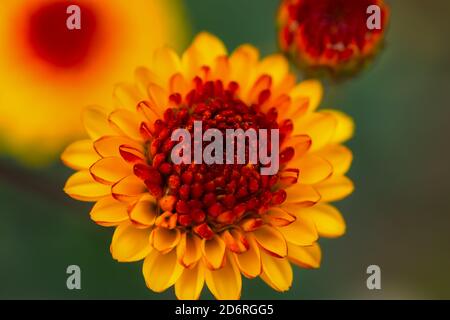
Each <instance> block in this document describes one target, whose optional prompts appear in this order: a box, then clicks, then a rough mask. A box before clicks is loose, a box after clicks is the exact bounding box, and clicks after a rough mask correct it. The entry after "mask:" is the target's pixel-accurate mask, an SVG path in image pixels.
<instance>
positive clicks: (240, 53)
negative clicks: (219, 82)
mask: <svg viewBox="0 0 450 320" xmlns="http://www.w3.org/2000/svg"><path fill="white" fill-rule="evenodd" d="M258 59H259V52H258V49H256V48H255V47H253V46H251V45H242V46H240V47H238V48H237V49H236V50H234V52H233V54H232V55H231V56H230V60H229V61H230V80H232V81H236V82H237V83H238V84H239V86H240V93H241V95H242V96H246V93H247V90H248V87H249V86H250V80H251V79H252V77H253V76H254V73H255V70H254V68H255V66H256V63H257V62H258Z"/></svg>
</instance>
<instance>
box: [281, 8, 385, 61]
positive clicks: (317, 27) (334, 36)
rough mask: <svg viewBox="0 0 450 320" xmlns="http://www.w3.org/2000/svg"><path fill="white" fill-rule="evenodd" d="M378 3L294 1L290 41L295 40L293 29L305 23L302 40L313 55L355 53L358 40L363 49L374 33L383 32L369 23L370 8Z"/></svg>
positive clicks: (289, 10) (288, 36)
mask: <svg viewBox="0 0 450 320" xmlns="http://www.w3.org/2000/svg"><path fill="white" fill-rule="evenodd" d="M377 4H379V1H378V0H298V1H294V2H292V3H291V4H290V5H289V8H288V12H289V19H290V24H289V25H288V27H287V28H288V29H287V30H286V36H287V42H288V44H289V43H290V42H292V41H293V40H294V39H293V37H294V35H293V33H292V32H295V30H296V29H297V27H301V33H302V41H303V42H304V46H305V48H306V50H307V52H308V53H309V54H310V55H312V56H314V57H319V56H321V55H323V54H325V55H326V57H327V58H331V57H332V56H334V55H337V56H338V58H339V60H345V59H347V58H348V57H349V56H350V55H351V54H352V53H353V50H352V48H351V47H349V46H350V45H353V44H354V45H356V46H357V47H358V49H359V50H361V51H362V50H364V47H365V45H367V44H368V42H370V40H371V35H372V34H375V33H381V32H382V30H369V29H368V28H367V26H366V22H367V19H368V15H367V8H368V7H369V6H370V5H377ZM382 19H383V20H384V12H383V14H382ZM383 26H384V23H383Z"/></svg>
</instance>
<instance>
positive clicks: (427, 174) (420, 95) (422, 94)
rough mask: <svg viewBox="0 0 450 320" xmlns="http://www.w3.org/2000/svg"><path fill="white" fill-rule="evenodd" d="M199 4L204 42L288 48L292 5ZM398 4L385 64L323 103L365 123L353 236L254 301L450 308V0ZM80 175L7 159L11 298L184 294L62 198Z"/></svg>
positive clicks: (357, 140)
mask: <svg viewBox="0 0 450 320" xmlns="http://www.w3.org/2000/svg"><path fill="white" fill-rule="evenodd" d="M185 3H186V9H187V11H188V14H189V16H190V18H191V23H192V30H193V32H194V33H196V32H198V31H201V30H208V31H210V32H212V33H214V34H216V35H218V36H219V37H220V38H222V39H223V41H224V42H225V43H226V45H227V46H228V48H230V49H233V48H235V47H236V46H237V45H239V44H241V43H244V42H250V43H252V44H254V45H256V46H257V47H259V48H260V49H261V51H262V53H263V54H269V53H272V52H275V51H276V50H277V47H276V41H275V39H276V35H275V30H274V20H275V19H274V18H275V17H274V16H275V11H276V8H277V5H278V1H275V0H239V1H238V0H214V1H213V0H189V1H186V2H185ZM390 4H391V9H392V13H391V22H390V28H389V31H388V36H387V45H386V49H385V50H384V52H383V53H382V55H381V56H380V57H379V58H378V59H377V61H376V63H375V64H374V65H373V66H372V67H371V68H370V69H369V70H367V71H365V72H364V73H363V74H362V75H361V76H360V77H358V78H356V79H353V80H351V81H348V82H346V83H343V84H340V85H339V86H329V87H328V88H327V91H326V98H325V101H324V102H323V104H322V107H333V108H341V109H342V110H344V111H345V112H347V113H348V114H350V115H351V116H352V117H353V118H354V119H355V122H356V125H357V129H356V135H355V137H354V139H353V140H352V141H351V142H350V143H349V145H350V147H351V149H352V150H353V152H354V155H355V160H354V163H353V166H352V169H351V171H350V177H351V178H352V179H353V180H354V181H355V185H356V191H355V192H354V194H353V195H352V196H351V197H349V198H348V199H346V200H345V201H342V202H340V203H339V204H338V207H339V208H340V209H341V210H342V212H343V214H344V216H345V218H346V221H347V234H346V235H345V236H344V237H342V238H339V239H334V240H326V239H325V240H321V241H320V243H321V244H322V247H323V263H322V267H321V268H320V269H318V270H299V269H297V268H296V269H295V280H294V283H293V286H292V288H291V290H290V291H289V292H287V293H277V292H274V291H273V290H272V289H270V288H269V287H267V286H266V285H265V284H264V283H263V282H262V281H260V280H252V281H248V280H245V282H244V285H243V293H242V298H243V299H253V298H263V299H347V298H349V299H361V298H362V299H373V298H382V299H394V298H395V299H397V298H404V299H422V298H423V299H443V298H446V299H450V274H449V271H450V255H449V252H450V228H449V227H450V201H449V199H450V186H449V181H450V169H449V165H450V151H449V148H448V142H446V139H447V138H446V137H449V136H450V125H449V120H450V104H449V101H450V100H449V96H448V95H449V94H450V42H449V40H448V39H449V34H450V2H449V1H447V0H433V1H428V2H423V1H422V0H414V1H412V0H396V1H390ZM130 72H131V71H130ZM30 152H32V150H30ZM70 172H71V171H70V170H68V169H66V168H64V167H63V166H62V165H61V164H59V163H56V164H54V165H53V166H51V167H48V168H45V169H40V170H34V171H31V170H27V169H24V168H22V167H19V166H18V165H15V163H14V161H12V160H10V159H6V158H4V157H3V158H2V159H1V161H0V214H1V215H0V217H1V222H0V257H1V258H0V261H1V263H0V280H1V282H0V298H3V299H5V298H7V299H10V298H38V299H47V298H61V299H90V298H100V299H103V298H114V299H115V298H124V299H131V298H133V299H134V298H138V299H163V298H170V299H172V298H174V294H173V291H172V289H169V290H168V291H167V292H165V293H163V294H154V293H152V292H151V291H149V290H148V289H147V288H146V286H145V283H144V280H143V277H142V275H141V264H140V263H130V264H125V263H116V262H115V261H114V260H113V259H112V258H111V256H110V253H109V243H110V239H111V235H112V232H113V229H108V228H103V227H100V226H97V225H96V224H94V223H93V222H92V221H90V219H89V217H88V210H89V207H90V206H89V205H85V204H83V203H79V202H77V201H74V200H71V199H69V198H67V197H66V196H65V195H64V194H63V193H62V191H61V190H62V187H63V185H64V182H65V179H66V178H67V177H68V176H69V174H70ZM71 264H76V265H79V266H80V267H81V270H82V290H74V291H69V290H67V288H66V278H67V275H66V268H67V266H68V265H71ZM371 264H376V265H379V266H380V267H381V272H382V290H373V291H370V290H368V289H367V287H366V279H367V274H366V268H367V266H369V265H371ZM203 292H204V294H203V297H204V298H211V295H210V294H209V293H208V292H207V290H206V288H205V289H204V291H203Z"/></svg>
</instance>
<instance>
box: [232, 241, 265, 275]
mask: <svg viewBox="0 0 450 320" xmlns="http://www.w3.org/2000/svg"><path fill="white" fill-rule="evenodd" d="M247 241H248V244H249V248H248V250H247V251H245V252H243V253H240V254H236V253H234V257H235V259H236V263H237V265H238V267H239V269H240V270H241V271H242V273H243V274H244V275H245V276H246V277H247V278H255V277H257V276H259V275H260V274H261V271H262V269H261V255H260V252H259V247H258V244H257V243H256V240H255V238H254V237H253V236H252V235H251V234H247Z"/></svg>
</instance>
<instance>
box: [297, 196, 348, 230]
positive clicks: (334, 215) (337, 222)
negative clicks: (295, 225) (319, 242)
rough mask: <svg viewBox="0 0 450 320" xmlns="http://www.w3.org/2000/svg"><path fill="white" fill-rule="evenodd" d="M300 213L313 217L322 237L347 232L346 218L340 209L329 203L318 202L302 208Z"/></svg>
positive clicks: (302, 215)
mask: <svg viewBox="0 0 450 320" xmlns="http://www.w3.org/2000/svg"><path fill="white" fill-rule="evenodd" d="M298 215H299V216H300V217H309V218H311V219H312V220H313V221H314V224H315V225H316V227H317V231H318V233H319V235H320V236H322V237H329V238H334V237H340V236H342V235H343V234H344V233H345V221H344V218H342V215H341V213H340V212H339V211H338V209H336V208H335V207H333V206H331V205H329V204H326V203H318V204H317V205H315V206H313V207H310V208H304V209H302V210H300V211H299V212H298Z"/></svg>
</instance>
